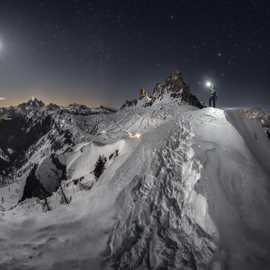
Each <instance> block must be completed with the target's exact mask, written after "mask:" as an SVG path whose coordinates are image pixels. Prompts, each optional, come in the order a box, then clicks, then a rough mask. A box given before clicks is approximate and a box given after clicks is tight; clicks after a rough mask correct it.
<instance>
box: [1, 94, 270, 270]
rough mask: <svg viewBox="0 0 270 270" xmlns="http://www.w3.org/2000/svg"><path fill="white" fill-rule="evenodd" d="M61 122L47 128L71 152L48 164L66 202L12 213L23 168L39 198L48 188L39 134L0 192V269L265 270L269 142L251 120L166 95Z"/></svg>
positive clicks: (31, 203)
mask: <svg viewBox="0 0 270 270" xmlns="http://www.w3.org/2000/svg"><path fill="white" fill-rule="evenodd" d="M142 102H143V101H141V103H142ZM70 117H71V120H70V121H69V120H68V118H67V117H66V116H65V115H64V116H61V117H59V119H58V121H59V123H62V124H63V127H62V128H63V129H67V130H71V131H72V134H73V135H74V138H76V140H75V141H76V142H75V145H71V146H69V147H68V148H67V147H66V148H65V147H64V148H63V149H60V150H58V151H57V157H58V158H59V160H60V161H61V163H63V164H64V165H65V166H66V168H67V180H66V181H64V182H62V188H63V190H64V192H65V194H66V196H67V197H68V198H69V199H70V200H71V202H70V204H68V205H66V204H63V203H62V202H61V192H60V191H59V190H58V191H56V192H54V193H53V195H52V196H51V197H49V198H48V203H49V205H50V207H51V209H52V210H51V211H45V210H44V202H43V201H41V200H39V199H37V198H32V199H28V200H26V201H24V202H22V203H20V204H19V205H17V202H18V199H19V198H21V194H22V190H23V187H24V183H25V179H26V177H27V174H28V173H29V171H30V170H31V165H30V164H34V163H37V162H38V164H39V168H38V171H37V176H38V178H39V179H41V181H42V183H43V184H44V186H46V187H47V188H48V187H52V186H53V183H55V181H57V179H58V178H59V172H57V171H56V170H55V168H54V166H53V164H52V162H51V159H50V154H51V151H52V150H51V145H52V143H51V141H50V140H49V139H48V135H45V136H44V137H43V138H42V139H40V140H39V141H38V142H37V144H36V145H35V146H34V147H33V152H31V154H30V153H29V161H28V163H26V164H25V165H24V167H22V168H21V171H22V174H21V176H20V178H18V179H16V181H15V182H14V183H12V184H11V185H9V186H4V187H0V199H1V197H4V203H1V208H0V211H1V212H0V243H1V249H0V269H42V270H47V269H48V270H49V269H50V270H51V269H55V270H56V269H65V270H69V269H97V270H98V269H112V268H113V269H211V270H219V269H233V270H234V269H237V270H239V269H240V270H241V269H247V270H249V269H267V268H269V266H270V260H269V258H270V256H269V255H270V244H269V243H270V231H269V227H270V196H269V195H270V194H269V192H270V188H269V176H270V173H269V166H268V164H269V161H270V150H269V149H270V147H269V144H270V141H269V140H268V139H267V137H266V135H265V133H264V130H263V128H262V127H261V125H260V123H259V121H257V120H256V117H255V119H250V117H249V118H248V117H247V118H243V115H242V114H241V113H239V110H221V109H213V108H206V109H202V110H197V109H196V108H194V107H191V106H189V105H179V102H178V101H177V100H175V99H172V98H170V96H169V95H168V94H166V93H165V94H164V95H163V96H162V97H161V98H160V99H159V100H157V102H155V103H154V104H153V105H152V106H151V107H144V106H143V103H142V104H140V102H139V103H138V104H137V106H134V107H130V108H125V109H123V110H120V111H118V112H116V113H114V114H110V115H107V116H106V117H105V116H104V115H86V116H84V117H81V116H76V117H73V116H72V115H71V116H70ZM252 118H254V117H252ZM63 120H65V121H64V122H62V121H63ZM97 122H98V128H97V131H96V133H95V134H89V132H87V130H93V129H92V127H93V126H94V125H96V123H97ZM55 134H56V135H57V132H56V131H55ZM129 134H131V135H132V136H129ZM136 134H140V135H141V136H134V135H136ZM67 149H69V151H66V150H67ZM116 150H118V151H119V154H118V155H116V154H115V152H116ZM112 154H113V155H112ZM100 155H104V156H105V157H106V158H107V162H106V164H105V167H106V169H105V171H104V173H103V174H102V175H101V177H100V178H99V179H95V177H94V175H93V170H94V167H95V163H96V161H97V159H98V157H99V156H100ZM110 156H111V158H110ZM51 190H53V187H52V188H51ZM15 206H16V207H15Z"/></svg>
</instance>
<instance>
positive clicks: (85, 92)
mask: <svg viewBox="0 0 270 270" xmlns="http://www.w3.org/2000/svg"><path fill="white" fill-rule="evenodd" d="M174 70H181V71H182V72H183V74H184V77H185V79H186V81H187V82H188V83H189V85H190V86H191V89H192V90H193V92H194V93H195V94H196V95H198V97H199V98H201V99H202V100H203V101H206V100H207V91H206V89H205V87H204V81H205V80H207V79H211V80H213V81H214V83H215V85H216V88H217V91H218V97H219V99H218V103H219V106H226V107H231V106H251V105H256V106H266V105H270V2H269V1H267V0H265V1H264V0H245V1H242V0H237V1H236V0H226V1H225V0H219V1H217V0H215V1H212V0H167V1H164V0H122V1H121V0H119V1H118V0H96V1H90V0H89V1H86V0H85V1H84V0H57V1H56V0H24V1H21V0H0V106H5V105H9V104H16V103H19V102H21V101H24V100H27V99H29V98H30V97H31V96H36V97H38V98H40V99H42V100H44V101H45V102H47V103H48V102H54V103H58V104H69V103H72V102H78V103H83V104H87V105H93V106H96V105H100V104H103V105H110V106H114V107H117V106H119V105H121V104H122V103H123V102H124V101H125V100H126V99H130V98H134V97H136V96H137V94H138V89H139V88H141V87H144V88H146V89H150V90H151V89H152V88H153V86H154V84H155V83H157V82H159V81H161V80H163V79H165V78H166V77H167V75H168V74H169V73H170V72H172V71H174Z"/></svg>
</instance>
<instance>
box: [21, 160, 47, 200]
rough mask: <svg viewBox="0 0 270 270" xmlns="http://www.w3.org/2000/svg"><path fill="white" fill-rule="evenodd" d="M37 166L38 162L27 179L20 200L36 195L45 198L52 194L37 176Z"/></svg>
mask: <svg viewBox="0 0 270 270" xmlns="http://www.w3.org/2000/svg"><path fill="white" fill-rule="evenodd" d="M37 167H38V165H37V164H36V165H35V166H34V167H33V169H32V170H31V172H30V174H29V175H28V177H27V179H26V183H25V186H24V191H23V196H22V198H21V199H20V202H22V201H24V200H26V199H31V198H34V197H37V198H39V199H45V198H46V197H48V196H50V195H51V194H50V193H49V192H48V191H47V190H46V189H45V188H44V186H43V185H42V184H41V183H40V181H39V180H38V179H37V177H36V170H37Z"/></svg>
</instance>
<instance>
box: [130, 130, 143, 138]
mask: <svg viewBox="0 0 270 270" xmlns="http://www.w3.org/2000/svg"><path fill="white" fill-rule="evenodd" d="M128 136H129V138H132V139H140V138H141V137H142V134H141V133H131V132H129V133H128Z"/></svg>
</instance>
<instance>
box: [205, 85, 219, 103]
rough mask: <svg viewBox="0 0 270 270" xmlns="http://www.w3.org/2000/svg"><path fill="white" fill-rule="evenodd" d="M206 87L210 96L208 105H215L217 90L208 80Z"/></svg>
mask: <svg viewBox="0 0 270 270" xmlns="http://www.w3.org/2000/svg"><path fill="white" fill-rule="evenodd" d="M206 87H207V88H208V89H209V92H210V97H209V107H214V108H215V107H216V102H217V91H216V89H215V87H214V84H213V83H212V82H210V81H207V82H206Z"/></svg>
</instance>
